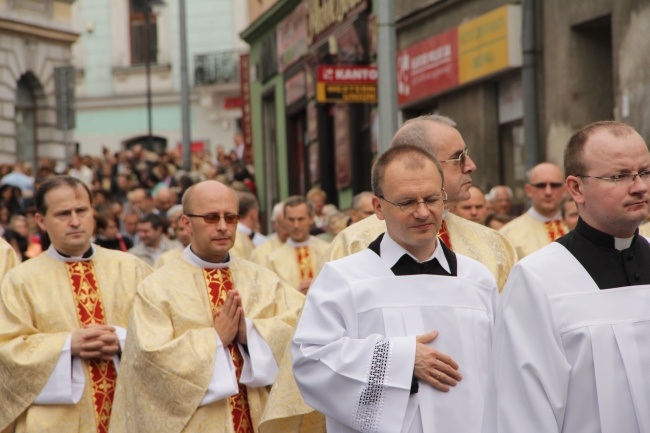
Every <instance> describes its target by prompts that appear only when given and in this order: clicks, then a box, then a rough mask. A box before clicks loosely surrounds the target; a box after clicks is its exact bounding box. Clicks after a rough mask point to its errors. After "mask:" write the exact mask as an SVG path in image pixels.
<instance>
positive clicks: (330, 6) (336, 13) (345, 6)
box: [307, 0, 367, 44]
mask: <svg viewBox="0 0 650 433" xmlns="http://www.w3.org/2000/svg"><path fill="white" fill-rule="evenodd" d="M359 5H363V6H364V8H366V7H367V0H309V25H308V35H307V38H308V39H307V43H308V44H311V43H312V42H313V40H314V38H315V37H316V36H318V35H319V34H320V33H322V32H323V31H325V30H327V29H328V28H329V27H330V26H332V25H333V24H336V23H340V22H342V21H343V20H344V19H345V16H346V15H347V14H348V13H349V12H351V11H352V10H353V9H355V8H356V7H357V6H359Z"/></svg>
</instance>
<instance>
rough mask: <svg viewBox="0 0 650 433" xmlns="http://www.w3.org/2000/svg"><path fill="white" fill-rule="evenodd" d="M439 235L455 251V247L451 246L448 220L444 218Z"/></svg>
mask: <svg viewBox="0 0 650 433" xmlns="http://www.w3.org/2000/svg"><path fill="white" fill-rule="evenodd" d="M438 237H439V238H440V240H441V241H442V243H443V244H445V245H446V246H447V247H448V248H449V249H450V250H452V251H453V248H452V247H451V239H449V231H448V230H447V221H445V220H442V224H440V230H438Z"/></svg>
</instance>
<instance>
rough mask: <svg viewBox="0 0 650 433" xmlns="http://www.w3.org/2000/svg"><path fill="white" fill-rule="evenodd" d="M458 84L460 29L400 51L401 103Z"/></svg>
mask: <svg viewBox="0 0 650 433" xmlns="http://www.w3.org/2000/svg"><path fill="white" fill-rule="evenodd" d="M457 85H458V37H457V29H455V28H454V29H451V30H449V31H447V32H445V33H440V34H438V35H435V36H433V37H430V38H428V39H425V40H424V41H422V42H419V43H417V44H415V45H411V46H410V47H408V48H405V49H403V50H400V51H399V52H398V53H397V98H398V103H399V105H400V107H401V106H403V105H406V104H409V103H411V102H415V101H417V100H420V99H424V98H426V97H430V96H432V95H435V94H437V93H440V92H442V91H444V90H447V89H450V88H452V87H454V86H457Z"/></svg>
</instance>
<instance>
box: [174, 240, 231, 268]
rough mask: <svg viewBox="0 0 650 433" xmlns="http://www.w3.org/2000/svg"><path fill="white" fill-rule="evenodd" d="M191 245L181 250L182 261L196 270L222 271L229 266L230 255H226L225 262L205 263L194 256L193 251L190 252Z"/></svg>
mask: <svg viewBox="0 0 650 433" xmlns="http://www.w3.org/2000/svg"><path fill="white" fill-rule="evenodd" d="M191 247H192V245H191V244H190V245H188V246H186V247H185V249H184V250H183V259H184V260H185V261H186V262H187V263H189V264H190V265H194V266H196V267H198V268H203V269H223V268H227V267H228V266H230V262H231V259H230V253H228V257H226V261H224V262H221V263H212V262H206V261H205V260H203V259H202V258H200V257H199V256H197V255H196V254H194V251H192V248H191Z"/></svg>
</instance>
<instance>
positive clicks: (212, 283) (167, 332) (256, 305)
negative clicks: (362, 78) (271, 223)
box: [110, 251, 304, 433]
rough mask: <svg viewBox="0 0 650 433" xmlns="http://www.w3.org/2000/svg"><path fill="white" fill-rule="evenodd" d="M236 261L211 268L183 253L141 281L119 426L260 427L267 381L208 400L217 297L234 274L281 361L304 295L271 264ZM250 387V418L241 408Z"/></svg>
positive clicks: (194, 430)
mask: <svg viewBox="0 0 650 433" xmlns="http://www.w3.org/2000/svg"><path fill="white" fill-rule="evenodd" d="M186 254H187V251H186ZM228 268H229V273H230V277H227V276H226V275H223V274H222V275H221V276H219V275H216V274H215V275H206V272H205V270H204V268H203V267H199V266H196V265H194V264H191V263H189V262H188V261H187V258H186V257H182V258H179V259H177V260H176V261H174V262H172V263H169V264H167V265H165V266H163V267H162V268H160V269H158V270H156V271H155V272H154V273H153V274H152V275H151V276H150V277H149V278H147V279H146V280H145V281H144V282H143V283H142V284H140V286H139V288H138V293H137V295H136V299H135V301H134V303H133V313H132V315H131V321H130V322H129V333H128V336H127V342H126V347H125V350H124V353H123V354H122V360H121V364H120V374H119V377H118V383H117V391H116V394H115V402H114V405H113V415H112V418H111V430H110V431H111V432H112V433H127V432H128V433H136V432H137V433H163V432H164V433H180V432H183V433H204V432H211V433H236V432H238V431H240V430H236V428H238V426H244V427H247V426H250V423H251V422H252V428H253V429H252V431H254V432H257V426H258V424H259V422H260V420H261V418H262V412H263V411H264V407H265V405H266V401H267V398H268V393H269V387H267V386H260V387H249V386H245V387H240V388H239V389H240V393H239V394H238V395H237V396H236V397H235V400H234V401H233V400H232V399H231V398H228V397H226V398H222V399H219V400H216V401H214V402H212V403H208V404H205V405H201V404H202V400H203V398H204V396H205V395H206V391H207V389H208V386H209V384H210V380H211V378H212V375H213V373H214V371H215V355H216V353H217V352H216V351H217V334H216V331H215V329H214V323H213V319H212V311H213V308H215V302H213V299H214V300H216V302H221V301H219V300H218V299H220V297H222V296H223V291H224V290H226V287H225V284H224V282H225V281H227V280H232V282H234V287H235V288H236V290H237V291H238V292H239V294H240V298H241V304H242V307H243V310H244V315H245V317H246V319H250V320H251V321H252V322H253V326H254V328H255V330H256V332H257V333H258V334H259V335H260V336H261V337H262V339H263V340H264V341H265V342H266V344H267V345H268V346H269V347H270V349H271V351H272V353H273V356H274V358H275V360H276V362H277V363H278V364H279V363H280V359H281V357H282V355H283V354H284V350H285V348H286V347H287V346H288V342H289V339H290V338H291V335H292V333H293V329H294V327H295V325H296V322H297V318H298V312H299V310H300V308H301V307H302V303H303V301H304V296H303V295H302V294H301V293H299V292H298V291H296V290H293V289H292V288H290V287H289V286H287V285H286V284H285V283H283V282H282V281H281V280H280V279H279V278H278V277H277V276H276V275H274V274H273V273H272V272H269V271H268V270H267V269H264V268H263V267H261V266H259V265H257V264H255V263H251V262H249V261H246V260H242V259H238V258H237V257H235V256H234V255H231V260H230V263H229V265H228ZM220 278H221V280H220ZM226 284H227V283H226ZM208 287H210V288H208ZM211 289H212V290H211ZM217 289H218V293H217ZM212 293H214V295H211V294H212ZM211 296H214V298H213V299H211ZM249 339H250V336H249ZM249 347H250V341H249ZM219 350H222V349H219ZM251 356H252V355H251ZM237 363H238V362H237V361H235V364H237ZM217 367H218V366H217ZM242 388H243V389H245V394H244V395H246V396H247V400H248V410H249V412H250V421H247V420H245V419H244V417H245V416H246V415H245V414H244V412H238V411H240V408H241V407H243V406H239V403H238V402H237V399H238V398H240V397H241V396H242V392H241V391H242ZM240 402H241V401H240ZM231 405H232V406H231ZM233 408H234V409H235V412H238V413H234V412H233ZM234 418H237V419H239V421H236V420H234ZM233 421H234V422H233ZM248 431H251V430H248Z"/></svg>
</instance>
